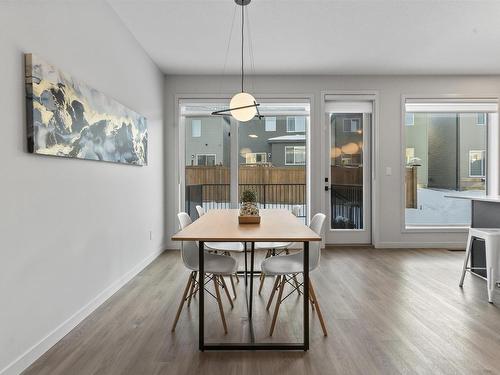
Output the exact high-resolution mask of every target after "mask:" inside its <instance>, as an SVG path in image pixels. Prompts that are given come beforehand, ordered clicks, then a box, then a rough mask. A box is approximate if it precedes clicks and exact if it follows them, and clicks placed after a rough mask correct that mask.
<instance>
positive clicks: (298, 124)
mask: <svg viewBox="0 0 500 375" xmlns="http://www.w3.org/2000/svg"><path fill="white" fill-rule="evenodd" d="M286 131H287V132H288V133H304V132H305V131H306V118H305V116H287V118H286Z"/></svg>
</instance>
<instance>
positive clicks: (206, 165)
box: [196, 153, 217, 167]
mask: <svg viewBox="0 0 500 375" xmlns="http://www.w3.org/2000/svg"><path fill="white" fill-rule="evenodd" d="M200 156H205V158H206V157H207V156H213V157H214V165H213V166H214V167H215V166H216V165H217V154H212V153H211V154H196V166H197V167H199V166H202V167H211V165H209V164H201V165H200V164H199V162H198V158H199V157H200Z"/></svg>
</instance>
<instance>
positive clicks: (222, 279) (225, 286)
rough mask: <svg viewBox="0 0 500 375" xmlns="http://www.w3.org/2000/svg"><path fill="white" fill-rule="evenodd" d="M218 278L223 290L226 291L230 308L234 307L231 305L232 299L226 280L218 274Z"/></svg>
mask: <svg viewBox="0 0 500 375" xmlns="http://www.w3.org/2000/svg"><path fill="white" fill-rule="evenodd" d="M219 280H220V282H221V283H222V287H223V288H224V291H225V292H226V296H227V299H228V301H229V304H230V305H231V308H233V307H234V305H233V300H232V299H231V295H230V294H229V289H227V285H226V281H225V280H224V276H219Z"/></svg>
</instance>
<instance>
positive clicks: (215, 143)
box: [185, 116, 230, 165]
mask: <svg viewBox="0 0 500 375" xmlns="http://www.w3.org/2000/svg"><path fill="white" fill-rule="evenodd" d="M193 120H201V136H200V137H192V122H193ZM185 121H186V141H185V142H186V165H197V160H196V159H197V158H196V155H198V154H215V155H216V163H217V164H218V165H220V164H222V165H227V163H228V161H229V154H228V152H227V151H226V152H225V151H224V148H226V149H229V147H228V143H226V142H227V139H228V136H227V135H228V134H229V128H230V127H229V124H228V123H227V121H225V120H224V118H223V117H215V116H213V117H187V118H186V120H185ZM225 144H226V145H227V146H226V147H225Z"/></svg>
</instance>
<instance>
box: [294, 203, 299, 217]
mask: <svg viewBox="0 0 500 375" xmlns="http://www.w3.org/2000/svg"><path fill="white" fill-rule="evenodd" d="M292 214H294V215H295V216H297V217H299V215H300V204H296V205H294V206H293V207H292Z"/></svg>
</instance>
